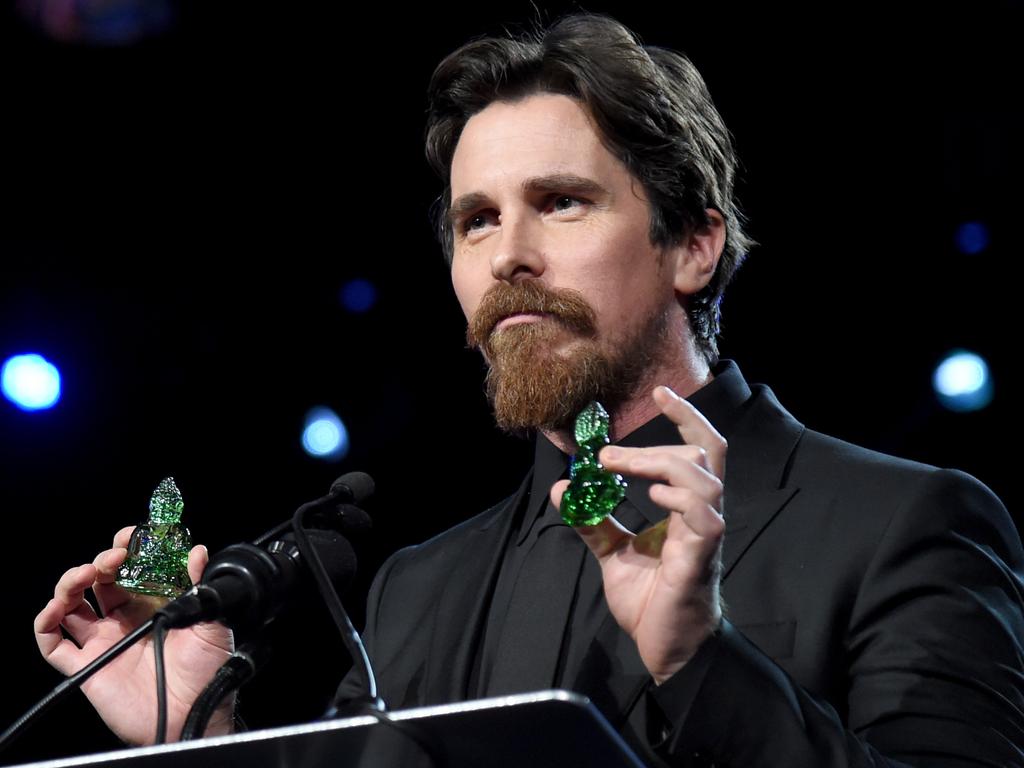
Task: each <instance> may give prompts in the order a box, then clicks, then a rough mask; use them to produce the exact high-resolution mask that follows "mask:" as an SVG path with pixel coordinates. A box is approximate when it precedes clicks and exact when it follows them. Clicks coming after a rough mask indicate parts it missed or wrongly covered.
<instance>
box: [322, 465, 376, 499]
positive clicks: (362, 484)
mask: <svg viewBox="0 0 1024 768" xmlns="http://www.w3.org/2000/svg"><path fill="white" fill-rule="evenodd" d="M373 489H374V484H373V478H372V477H370V476H369V475H368V474H366V473H365V472H346V473H345V474H344V475H342V476H341V477H339V478H338V479H337V480H335V481H334V482H333V483H331V495H332V496H336V497H338V499H339V501H341V500H344V501H351V502H352V503H353V504H362V503H363V502H364V501H366V499H368V498H370V496H372V495H373Z"/></svg>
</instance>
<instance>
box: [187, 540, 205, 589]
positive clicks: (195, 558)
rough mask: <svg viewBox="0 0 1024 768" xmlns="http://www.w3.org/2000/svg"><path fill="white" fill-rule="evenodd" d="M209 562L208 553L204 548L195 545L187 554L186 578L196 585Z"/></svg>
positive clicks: (200, 545)
mask: <svg viewBox="0 0 1024 768" xmlns="http://www.w3.org/2000/svg"><path fill="white" fill-rule="evenodd" d="M209 562H210V552H209V550H207V548H206V547H205V546H203V545H202V544H197V545H196V546H194V547H192V551H190V552H189V553H188V577H189V578H190V579H192V583H193V584H198V583H199V580H200V579H201V578H203V571H205V570H206V565H207V563H209Z"/></svg>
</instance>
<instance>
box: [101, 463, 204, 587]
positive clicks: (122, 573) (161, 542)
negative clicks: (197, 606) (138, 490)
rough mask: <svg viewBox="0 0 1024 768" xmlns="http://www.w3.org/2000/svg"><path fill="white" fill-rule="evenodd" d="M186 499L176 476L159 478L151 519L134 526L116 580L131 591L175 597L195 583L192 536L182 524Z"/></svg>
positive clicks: (150, 505)
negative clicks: (191, 566)
mask: <svg viewBox="0 0 1024 768" xmlns="http://www.w3.org/2000/svg"><path fill="white" fill-rule="evenodd" d="M184 506H185V503H184V502H183V501H182V500H181V492H180V491H179V490H178V486H176V485H175V484H174V478H173V477H167V478H164V479H163V480H161V481H160V485H158V486H157V487H156V490H155V491H153V498H151V499H150V500H149V520H148V521H147V522H145V523H143V524H142V525H140V526H138V527H136V528H135V531H134V532H133V533H132V538H131V541H129V542H128V557H127V558H125V561H124V563H123V564H122V565H121V567H120V569H119V570H118V572H117V583H118V584H120V585H121V586H122V587H124V588H125V589H127V590H129V591H130V592H137V593H139V594H143V595H157V596H161V597H169V598H175V597H177V596H178V595H180V594H181V593H182V592H184V591H185V590H186V589H188V588H189V587H191V586H192V580H191V579H190V578H189V577H188V551H189V550H190V549H191V548H192V537H191V536H190V535H189V532H188V528H186V527H185V526H183V525H182V524H181V511H182V509H183V508H184Z"/></svg>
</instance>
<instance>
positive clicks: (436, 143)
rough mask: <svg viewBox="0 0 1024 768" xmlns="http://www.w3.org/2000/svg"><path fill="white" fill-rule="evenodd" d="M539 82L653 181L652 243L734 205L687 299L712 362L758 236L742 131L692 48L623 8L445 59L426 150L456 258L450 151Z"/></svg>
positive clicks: (483, 43) (448, 246)
mask: <svg viewBox="0 0 1024 768" xmlns="http://www.w3.org/2000/svg"><path fill="white" fill-rule="evenodd" d="M534 93H556V94H562V95H565V96H570V97H572V98H574V99H577V100H579V101H580V102H582V104H583V105H584V106H585V107H586V108H587V110H588V111H589V113H590V115H591V116H592V117H593V119H594V121H595V122H596V124H597V126H598V129H599V130H600V132H601V134H602V138H603V141H604V143H605V145H606V146H607V147H608V149H609V151H610V152H612V153H613V154H614V155H615V156H616V157H617V158H618V159H619V160H620V161H621V162H622V163H623V164H624V165H625V166H626V168H628V169H629V171H630V173H632V174H633V175H634V176H635V177H636V178H637V179H638V180H639V181H640V182H641V183H642V184H643V186H644V190H645V191H646V193H647V195H648V199H649V200H650V205H651V229H650V238H651V242H652V243H653V244H655V245H661V246H667V245H673V244H677V243H679V242H680V241H681V240H682V238H683V237H684V235H685V234H686V233H687V232H689V231H692V230H694V229H697V228H700V227H702V226H704V225H705V224H706V223H707V214H706V212H705V209H707V208H715V209H717V210H718V211H719V212H720V213H721V214H722V215H723V216H724V217H725V221H726V241H725V248H724V250H723V253H722V256H721V259H720V260H719V263H718V267H717V269H716V271H715V274H714V276H713V277H712V279H711V282H710V283H709V284H708V285H707V286H706V287H705V288H704V289H703V290H701V291H700V292H699V293H697V294H696V295H694V296H690V297H688V300H687V305H686V310H687V315H688V317H689V322H690V327H691V329H692V330H693V333H694V337H695V340H696V342H697V344H698V346H699V347H700V349H701V351H702V352H703V354H704V356H705V357H706V358H707V359H708V360H709V362H711V363H714V362H715V361H716V360H717V358H718V347H717V344H716V337H717V335H718V332H719V321H720V308H719V305H720V303H721V299H722V294H723V293H724V291H725V287H726V285H728V283H729V281H730V280H731V279H732V276H733V274H734V273H735V271H736V269H737V268H738V267H739V265H740V263H741V262H742V261H743V258H744V257H745V255H746V253H747V251H748V250H749V248H750V247H751V246H752V245H753V241H752V240H751V239H750V238H748V237H747V235H746V234H745V233H744V231H743V221H744V219H743V215H742V213H741V212H740V210H739V208H738V206H737V205H736V203H735V201H734V200H733V182H734V178H735V174H736V166H737V162H738V161H737V157H736V153H735V150H734V149H733V144H732V138H731V137H730V135H729V131H728V130H727V129H726V127H725V123H724V122H723V120H722V117H721V115H719V113H718V110H717V109H716V108H715V105H714V104H713V103H712V101H711V96H710V94H709V93H708V89H707V86H706V85H705V83H704V80H703V78H702V77H701V75H700V73H699V72H698V71H697V69H696V67H694V66H693V64H692V63H691V62H690V60H689V59H687V58H686V57H685V56H683V55H682V54H680V53H677V52H675V51H671V50H667V49H664V48H656V47H652V46H643V45H641V44H640V42H639V41H638V40H637V38H636V37H635V36H634V35H633V33H632V32H630V31H629V30H628V29H627V28H626V27H624V26H623V25H622V24H620V23H619V22H617V21H615V20H614V19H611V18H608V17H606V16H600V15H592V14H577V15H573V16H567V17H565V18H563V19H561V20H559V21H558V22H556V23H555V24H554V25H552V26H551V27H550V28H548V29H547V30H537V31H535V32H531V33H527V34H524V35H522V36H519V37H516V38H513V37H508V38H496V37H487V38H483V39H479V40H474V41H473V42H470V43H467V44H466V45H464V46H462V47H461V48H459V49H458V50H457V51H455V52H454V53H452V54H450V55H449V56H448V57H446V58H445V59H444V61H442V62H441V63H440V64H439V65H438V67H437V69H436V70H435V71H434V75H433V78H432V79H431V82H430V89H429V100H430V101H429V115H428V118H427V130H426V154H427V160H428V161H429V163H430V165H431V167H433V169H434V170H435V172H436V173H437V174H438V175H439V176H440V177H441V180H442V181H443V182H444V184H445V189H444V192H443V194H442V195H441V197H440V199H439V200H438V204H437V206H436V208H435V224H436V228H437V235H438V239H439V240H440V242H441V245H442V248H443V249H444V253H445V258H446V259H447V260H448V263H449V264H451V259H452V248H453V241H452V231H451V224H450V222H449V221H448V217H447V210H448V207H449V205H450V204H451V185H450V173H451V163H452V157H453V155H454V154H455V146H456V144H457V143H458V140H459V136H460V135H461V133H462V129H463V128H464V127H465V125H466V123H467V121H468V120H469V118H470V117H472V116H473V115H475V114H476V113H477V112H480V111H481V110H482V109H484V108H485V107H486V106H487V105H488V104H490V103H492V102H494V101H515V100H517V99H521V98H524V97H526V96H529V95H531V94H534Z"/></svg>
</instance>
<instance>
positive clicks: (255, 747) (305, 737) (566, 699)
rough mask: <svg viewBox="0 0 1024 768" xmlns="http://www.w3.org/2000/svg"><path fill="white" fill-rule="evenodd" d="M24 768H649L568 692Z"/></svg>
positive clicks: (590, 707) (308, 725)
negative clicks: (101, 767) (83, 767)
mask: <svg viewBox="0 0 1024 768" xmlns="http://www.w3.org/2000/svg"><path fill="white" fill-rule="evenodd" d="M389 717H390V722H382V721H381V720H379V719H378V718H375V717H372V716H369V715H360V716H358V717H351V718H346V719H338V720H326V721H317V722H313V723H305V724H303V725H293V726H288V727H284V728H271V729H267V730H262V731H249V732H247V733H239V734H234V735H231V736H218V737H214V738H209V739H202V740H199V741H188V742H182V743H176V744H166V745H161V746H153V747H139V748H133V749H123V750H119V751H117V752H104V753H100V754H94V755H85V756H82V757H74V758H63V759H60V760H48V761H45V762H38V763H26V764H23V766H21V768H30V767H31V768H77V767H78V766H96V765H104V766H114V768H432V767H433V768H513V767H515V768H589V767H590V766H595V768H596V767H597V766H600V768H644V764H643V763H641V762H640V760H639V758H637V757H636V755H635V754H634V753H633V752H632V751H631V750H630V748H629V747H628V746H627V745H626V743H625V742H624V741H623V740H622V737H621V736H619V734H618V733H616V732H615V731H614V730H613V729H612V727H611V726H610V725H609V724H608V721H607V720H605V719H604V717H603V716H602V715H601V714H600V713H599V712H598V711H597V709H596V708H595V707H594V705H593V704H591V703H590V701H589V700H588V699H587V698H586V697H584V696H580V695H579V694H575V693H569V692H567V691H540V692H537V693H525V694H516V695H514V696H503V697H499V698H493V699H481V700H478V701H467V702H461V703H458V704H444V705H441V706H435V707H418V708H416V709H406V710H401V711H398V712H391V713H389Z"/></svg>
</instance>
